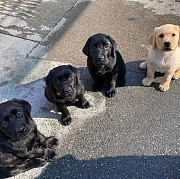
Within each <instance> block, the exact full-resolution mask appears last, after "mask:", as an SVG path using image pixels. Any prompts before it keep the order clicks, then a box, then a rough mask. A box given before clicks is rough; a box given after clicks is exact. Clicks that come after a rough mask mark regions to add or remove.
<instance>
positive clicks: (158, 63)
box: [140, 24, 180, 91]
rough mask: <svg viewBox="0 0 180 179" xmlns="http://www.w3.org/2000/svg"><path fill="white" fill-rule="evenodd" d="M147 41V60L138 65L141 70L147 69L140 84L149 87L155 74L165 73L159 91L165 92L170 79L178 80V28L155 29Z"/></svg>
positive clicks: (179, 46)
mask: <svg viewBox="0 0 180 179" xmlns="http://www.w3.org/2000/svg"><path fill="white" fill-rule="evenodd" d="M149 40H150V44H151V47H150V50H149V54H148V60H147V61H145V62H143V63H141V64H140V68H141V69H146V68H147V77H146V78H144V79H143V81H142V84H143V85H144V86H150V85H151V83H152V82H153V79H154V74H155V72H160V73H165V74H164V77H163V79H162V81H161V83H160V85H159V89H160V90H161V91H167V90H169V85H170V82H171V79H179V78H180V28H179V26H178V25H173V24H166V25H162V26H160V27H156V28H155V29H154V31H153V32H152V34H151V35H150V37H149Z"/></svg>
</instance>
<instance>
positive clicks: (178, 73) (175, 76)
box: [172, 70, 180, 80]
mask: <svg viewBox="0 0 180 179" xmlns="http://www.w3.org/2000/svg"><path fill="white" fill-rule="evenodd" d="M172 78H173V79H174V80H177V79H179V78H180V70H177V71H176V72H175V73H174V75H173V77H172Z"/></svg>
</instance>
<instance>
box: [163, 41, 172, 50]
mask: <svg viewBox="0 0 180 179" xmlns="http://www.w3.org/2000/svg"><path fill="white" fill-rule="evenodd" d="M163 50H164V51H170V50H171V42H169V41H168V42H164V49H163Z"/></svg>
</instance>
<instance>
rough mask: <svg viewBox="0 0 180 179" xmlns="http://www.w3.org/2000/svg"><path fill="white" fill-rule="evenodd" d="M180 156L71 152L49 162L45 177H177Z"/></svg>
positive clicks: (40, 177) (43, 175) (40, 178)
mask: <svg viewBox="0 0 180 179" xmlns="http://www.w3.org/2000/svg"><path fill="white" fill-rule="evenodd" d="M179 160H180V157H178V156H118V157H104V158H98V159H91V160H77V159H76V158H75V157H73V156H72V155H67V156H64V157H62V158H59V159H57V160H56V161H54V162H52V163H50V164H49V165H47V167H46V168H45V169H44V170H43V171H42V173H41V174H40V176H38V177H36V179H42V178H63V179H69V178H84V179H85V178H93V179H96V178H116V179H117V178H136V179H140V178H146V179H148V178H158V179H163V178H173V179H178V178H179V176H180V170H179V169H180V163H179Z"/></svg>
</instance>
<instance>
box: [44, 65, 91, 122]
mask: <svg viewBox="0 0 180 179" xmlns="http://www.w3.org/2000/svg"><path fill="white" fill-rule="evenodd" d="M45 81H46V89H45V96H46V98H47V99H48V100H49V101H50V102H52V103H55V104H56V105H57V109H58V111H59V112H61V113H62V121H61V122H62V124H63V125H69V124H70V123H71V120H72V119H71V116H70V113H69V111H68V109H67V107H66V106H67V105H68V104H72V103H73V102H75V101H76V100H77V99H78V100H79V102H80V105H81V107H82V108H88V107H90V104H89V102H88V101H87V100H86V99H85V97H84V85H83V83H82V82H81V80H80V71H79V70H78V69H77V68H75V67H73V66H71V65H62V66H58V67H56V68H54V69H52V70H51V71H50V72H49V74H48V76H47V77H46V78H45Z"/></svg>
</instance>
